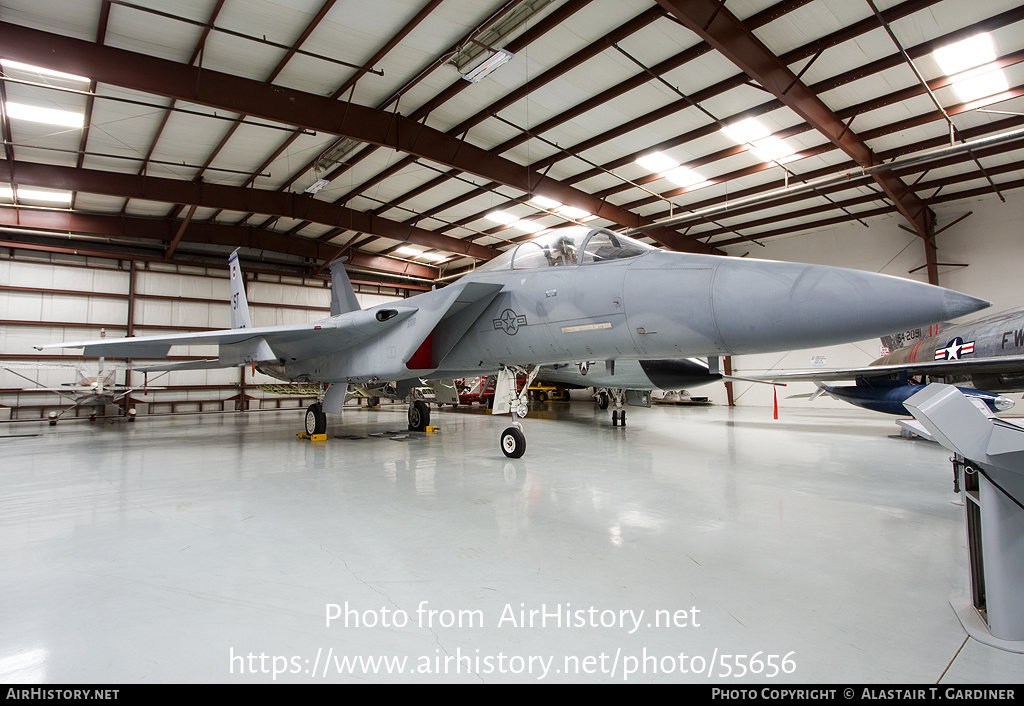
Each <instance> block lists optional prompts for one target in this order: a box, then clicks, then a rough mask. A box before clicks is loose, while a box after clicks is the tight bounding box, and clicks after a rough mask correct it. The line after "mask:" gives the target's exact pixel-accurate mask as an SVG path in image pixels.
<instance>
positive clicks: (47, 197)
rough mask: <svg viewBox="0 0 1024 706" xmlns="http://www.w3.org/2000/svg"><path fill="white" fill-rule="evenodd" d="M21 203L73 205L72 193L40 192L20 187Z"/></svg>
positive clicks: (19, 196)
mask: <svg viewBox="0 0 1024 706" xmlns="http://www.w3.org/2000/svg"><path fill="white" fill-rule="evenodd" d="M18 200H19V201H45V202H46V203H64V204H70V203H71V192H70V191H40V190H38V189H22V188H21V187H18Z"/></svg>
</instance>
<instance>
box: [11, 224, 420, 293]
mask: <svg viewBox="0 0 1024 706" xmlns="http://www.w3.org/2000/svg"><path fill="white" fill-rule="evenodd" d="M179 225H180V222H179V221H174V220H168V219H156V218H131V217H125V216H99V215H87V214H81V213H69V212H68V211H46V210H34V209H32V210H29V209H14V208H0V226H3V227H5V230H8V232H16V231H17V229H31V230H36V231H53V232H54V234H55V235H62V236H63V237H64V241H63V242H62V245H63V244H66V242H67V240H66V239H67V236H68V233H85V234H92V235H97V236H105V237H107V238H112V239H113V238H126V239H131V240H136V239H137V240H139V241H144V240H150V241H157V242H163V243H170V242H171V241H172V239H173V238H174V234H175V229H176V228H177V227H178V226H179ZM181 242H183V243H206V244H213V245H224V246H226V247H229V248H235V247H243V248H251V249H253V250H266V251H270V252H274V253H281V254H284V255H293V256H296V257H303V258H307V259H309V260H313V261H326V260H330V259H334V257H335V256H336V255H337V251H338V247H337V246H334V245H329V244H326V243H321V242H318V241H316V240H311V239H309V238H298V237H294V236H287V235H282V234H281V233H274V232H271V231H266V230H261V229H259V228H252V227H247V226H236V225H227V224H220V223H192V224H190V225H189V227H188V229H187V230H186V231H185V234H184V236H183V237H182V240H181ZM348 261H349V263H350V264H352V265H354V266H357V267H365V268H370V269H374V270H380V271H381V272H383V273H389V274H398V275H408V276H413V277H422V278H424V279H430V280H433V279H437V277H438V268H436V267H434V266H432V265H421V264H419V263H415V262H407V261H405V260H398V259H394V258H387V257H381V256H377V255H371V254H367V253H349V260H348Z"/></svg>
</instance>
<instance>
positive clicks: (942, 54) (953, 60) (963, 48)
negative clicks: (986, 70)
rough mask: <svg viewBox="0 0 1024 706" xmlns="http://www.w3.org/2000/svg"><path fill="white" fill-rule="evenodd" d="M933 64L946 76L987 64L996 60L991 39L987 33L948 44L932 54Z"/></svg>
mask: <svg viewBox="0 0 1024 706" xmlns="http://www.w3.org/2000/svg"><path fill="white" fill-rule="evenodd" d="M932 56H933V57H934V58H935V63H937V64H938V65H939V68H940V69H942V72H943V73H944V74H946V75H947V76H952V75H953V74H958V73H960V72H961V71H966V70H967V69H972V68H974V67H975V66H981V65H982V64H987V63H989V62H991V61H995V59H996V51H995V48H994V47H993V46H992V38H991V37H990V36H989V35H988V33H987V32H983V33H981V34H976V35H974V36H973V37H969V38H968V39H964V40H961V41H959V42H954V43H953V44H948V45H946V46H944V47H940V48H938V49H936V50H935V51H933V52H932Z"/></svg>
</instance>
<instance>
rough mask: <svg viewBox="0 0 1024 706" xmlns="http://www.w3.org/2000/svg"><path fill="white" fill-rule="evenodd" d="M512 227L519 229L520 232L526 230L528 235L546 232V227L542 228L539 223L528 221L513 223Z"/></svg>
mask: <svg viewBox="0 0 1024 706" xmlns="http://www.w3.org/2000/svg"><path fill="white" fill-rule="evenodd" d="M512 227H513V228H518V229H519V230H525V231H526V232H527V233H537V232H539V231H542V230H544V226H542V225H541V224H540V223H538V222H537V221H527V220H518V221H516V222H514V223H512Z"/></svg>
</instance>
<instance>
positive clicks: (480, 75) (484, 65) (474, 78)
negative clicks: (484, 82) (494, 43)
mask: <svg viewBox="0 0 1024 706" xmlns="http://www.w3.org/2000/svg"><path fill="white" fill-rule="evenodd" d="M511 59H512V52H510V51H508V50H506V49H495V50H494V53H493V54H491V55H490V56H489V57H487V58H486V59H484V61H482V62H481V63H480V64H479V65H478V66H477V67H476V68H475V69H473V70H471V71H468V72H466V73H464V74H462V78H464V79H466V80H467V81H469V82H470V83H479V82H480V80H481V79H484V78H486V77H487V76H490V75H491V74H492V73H493V72H494V71H495V70H496V69H497V68H498V67H499V66H502V65H503V64H505V63H506V62H508V61H510V60H511Z"/></svg>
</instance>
